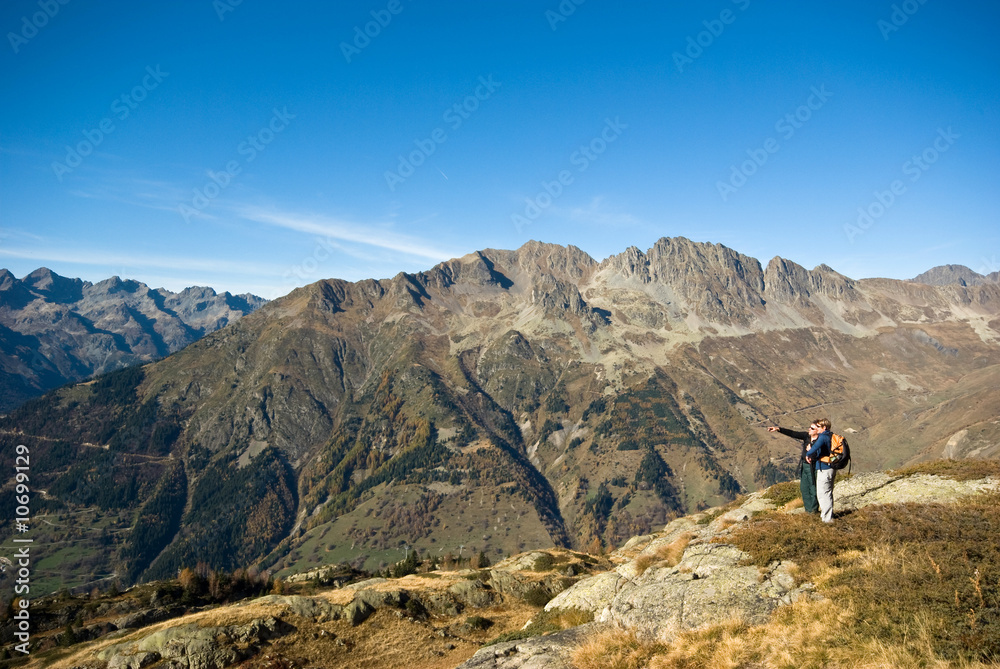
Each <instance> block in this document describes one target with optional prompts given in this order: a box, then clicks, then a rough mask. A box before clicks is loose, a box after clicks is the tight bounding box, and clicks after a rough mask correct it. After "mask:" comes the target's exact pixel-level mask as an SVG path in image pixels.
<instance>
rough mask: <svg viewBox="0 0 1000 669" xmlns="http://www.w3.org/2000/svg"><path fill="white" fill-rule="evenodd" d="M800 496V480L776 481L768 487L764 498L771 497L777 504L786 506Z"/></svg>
mask: <svg viewBox="0 0 1000 669" xmlns="http://www.w3.org/2000/svg"><path fill="white" fill-rule="evenodd" d="M799 496H800V491H799V482H798V481H787V482H785V483H776V484H774V485H773V486H771V487H770V488H768V489H767V492H766V493H764V499H769V500H771V501H772V502H774V505H775V506H779V507H780V506H784V505H785V504H788V503H789V502H791V501H792V500H793V499H798V498H799Z"/></svg>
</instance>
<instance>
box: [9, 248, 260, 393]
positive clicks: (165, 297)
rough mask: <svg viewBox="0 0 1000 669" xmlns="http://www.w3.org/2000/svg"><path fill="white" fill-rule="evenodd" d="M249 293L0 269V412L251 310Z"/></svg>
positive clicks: (157, 353)
mask: <svg viewBox="0 0 1000 669" xmlns="http://www.w3.org/2000/svg"><path fill="white" fill-rule="evenodd" d="M264 302H265V300H263V299H261V298H259V297H256V296H254V295H237V296H234V295H230V294H229V293H223V294H221V295H219V294H217V293H216V292H215V291H214V290H212V289H211V288H202V287H191V288H186V289H184V290H183V291H181V292H180V293H172V292H170V291H167V290H164V289H162V288H160V289H157V290H152V289H150V288H149V287H148V286H146V285H145V284H143V283H139V282H137V281H122V280H121V279H119V278H118V277H112V278H110V279H107V280H105V281H101V282H100V283H97V284H92V283H90V282H89V281H82V280H80V279H68V278H66V277H62V276H59V275H58V274H56V273H55V272H53V271H51V270H49V269H46V268H44V267H42V268H39V269H37V270H35V271H34V272H32V273H31V274H28V275H27V276H26V277H24V278H23V279H20V280H18V279H17V278H16V277H15V276H14V275H13V274H11V273H10V272H9V271H7V270H6V269H0V380H2V385H0V387H2V388H3V390H2V391H0V412H2V411H6V410H9V409H11V408H13V407H15V406H17V405H18V404H20V403H22V402H23V401H25V400H26V399H29V398H31V397H34V396H37V395H40V394H41V393H42V392H44V391H46V390H49V389H51V388H55V387H57V386H60V385H63V384H64V383H67V382H69V381H77V380H79V379H82V378H86V377H88V376H91V375H93V374H102V373H105V372H109V371H112V370H115V369H119V368H121V367H126V366H128V365H134V364H137V363H140V362H149V361H150V360H155V359H157V358H162V357H163V356H165V355H168V354H169V353H172V352H174V351H177V350H179V349H181V348H183V347H185V346H187V345H188V344H190V343H191V342H193V341H195V340H196V339H199V338H200V337H203V336H205V335H206V334H208V333H210V332H214V331H216V330H218V329H219V328H221V327H223V326H225V325H227V324H228V323H230V322H233V321H235V320H237V319H239V318H240V317H241V316H244V315H246V314H248V313H250V312H251V311H253V310H255V309H257V308H258V307H259V306H260V305H261V304H263V303H264Z"/></svg>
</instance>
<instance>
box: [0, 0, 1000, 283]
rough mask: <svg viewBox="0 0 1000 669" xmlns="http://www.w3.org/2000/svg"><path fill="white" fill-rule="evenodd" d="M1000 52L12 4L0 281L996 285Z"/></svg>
mask: <svg viewBox="0 0 1000 669" xmlns="http://www.w3.org/2000/svg"><path fill="white" fill-rule="evenodd" d="M577 2H579V4H577ZM63 3H65V4H63ZM998 27H1000V5H997V4H996V3H978V2H964V1H963V2H943V0H924V2H920V0H908V1H907V2H888V1H886V2H872V1H870V0H869V1H868V2H860V1H849V2H838V3H802V2H780V1H779V2H768V3H765V2H763V0H715V1H712V2H685V3H680V2H662V1H661V2H633V3H609V2H600V1H598V0H585V1H582V2H581V0H575V1H574V0H563V1H562V2H561V3H560V2H559V1H558V0H548V1H539V2H517V1H504V2H500V1H482V2H478V1H477V2H432V1H431V0H373V1H371V2H353V1H351V2H329V3H328V2H298V3H288V2H282V3H279V2H272V1H265V0H242V2H237V0H215V1H214V2H213V0H197V1H193V0H182V1H179V2H173V3H155V5H154V4H153V3H138V2H101V3H97V2H93V1H88V0H62V1H60V0H33V1H28V0H7V1H6V2H4V3H3V4H2V7H0V29H2V32H3V34H4V40H3V44H2V45H0V67H2V79H0V93H2V99H3V104H2V105H0V266H3V267H7V268H8V269H10V270H11V271H12V272H14V274H15V275H17V276H19V277H20V276H24V275H25V274H27V273H28V272H30V271H32V270H33V269H35V268H37V267H39V266H46V267H49V268H51V269H53V270H54V271H56V272H58V273H59V274H63V275H65V276H79V277H83V278H84V279H88V280H91V281H98V280H101V279H103V278H106V277H108V276H111V275H119V276H122V277H128V278H134V279H138V280H141V281H144V282H146V283H148V284H150V285H151V286H154V287H158V286H163V287H166V288H169V289H171V290H175V291H176V290H180V289H181V288H183V287H185V286H188V285H209V286H212V287H214V288H216V289H217V290H220V291H221V290H229V291H231V292H234V293H238V292H246V291H249V292H253V293H256V294H258V295H262V296H265V297H269V298H274V297H277V296H279V295H282V294H285V293H287V292H288V291H289V290H291V289H292V288H294V287H295V286H299V285H304V284H306V283H311V282H313V281H316V280H319V279H323V278H330V277H338V278H343V279H348V280H358V279H362V278H369V277H371V278H384V277H391V276H393V275H395V274H396V273H398V272H400V271H419V270H421V269H426V268H429V267H431V266H433V265H434V264H436V263H437V262H439V261H441V260H445V259H448V258H451V257H455V256H459V255H463V254H465V253H469V252H472V251H475V250H479V249H483V248H517V247H519V246H520V245H522V244H523V243H524V242H526V241H528V240H529V239H538V240H542V241H545V242H553V243H558V244H573V245H576V246H578V247H580V248H582V249H583V250H584V251H586V252H588V253H589V254H590V255H592V256H594V257H595V258H596V259H598V260H600V259H603V258H605V257H607V256H608V255H611V254H614V253H619V252H621V251H622V250H624V249H625V248H626V247H628V246H630V245H635V246H637V247H639V248H640V249H643V250H645V249H647V248H649V247H650V246H651V245H652V244H653V243H654V242H655V241H656V240H657V239H658V238H660V237H663V236H668V237H673V236H684V237H688V238H690V239H693V240H696V241H707V242H716V243H721V244H725V245H726V246H729V247H731V248H733V249H736V250H738V251H740V252H743V253H746V254H748V255H751V256H754V257H756V258H758V259H759V260H760V261H761V262H762V263H765V264H766V263H767V261H768V260H769V259H770V258H772V257H773V256H775V255H780V256H782V257H785V258H789V259H791V260H794V261H795V262H798V263H800V264H802V265H804V266H806V267H808V268H812V267H814V266H816V265H818V264H820V263H826V264H828V265H830V266H832V267H833V268H834V269H836V270H838V271H840V272H842V273H844V274H846V275H848V276H851V277H854V278H863V277H870V276H888V277H893V278H909V277H912V276H915V275H916V274H918V273H920V272H922V271H924V270H926V269H929V268H930V267H933V266H935V265H939V264H945V263H959V264H964V265H967V266H969V267H971V268H972V269H974V270H976V271H980V272H989V271H995V270H997V269H1000V265H998V257H1000V232H998V229H1000V226H998V225H997V222H998V213H1000V188H997V183H998V182H1000V179H998V177H1000V161H998V158H1000V132H998V130H1000V117H998V91H1000V87H998V73H1000V47H998V46H997V43H998V42H997V40H996V39H995V34H996V31H997V29H998Z"/></svg>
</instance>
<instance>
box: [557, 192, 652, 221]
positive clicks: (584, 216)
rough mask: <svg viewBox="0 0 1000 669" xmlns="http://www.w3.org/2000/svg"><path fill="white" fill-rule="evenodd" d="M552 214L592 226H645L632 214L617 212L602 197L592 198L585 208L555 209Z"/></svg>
mask: <svg viewBox="0 0 1000 669" xmlns="http://www.w3.org/2000/svg"><path fill="white" fill-rule="evenodd" d="M552 213H554V214H556V215H557V216H562V217H563V218H567V219H569V220H571V221H576V222H578V223H587V224H590V225H601V226H612V227H635V226H640V225H644V222H643V221H642V220H640V219H639V218H636V217H635V216H633V215H632V214H628V213H625V212H621V211H615V210H614V209H613V208H612V207H610V206H609V205H608V204H607V203H606V202H605V199H604V197H602V196H597V197H593V198H591V200H590V202H588V203H587V205H586V206H583V207H571V208H561V207H553V208H552Z"/></svg>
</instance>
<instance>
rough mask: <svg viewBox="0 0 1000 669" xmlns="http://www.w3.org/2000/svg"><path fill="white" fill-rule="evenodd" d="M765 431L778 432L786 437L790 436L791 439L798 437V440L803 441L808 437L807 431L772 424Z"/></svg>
mask: <svg viewBox="0 0 1000 669" xmlns="http://www.w3.org/2000/svg"><path fill="white" fill-rule="evenodd" d="M767 431H768V432H780V433H781V434H783V435H785V436H786V437H791V438H792V439H798V440H799V441H805V440H806V439H808V438H809V433H808V432H799V431H798V430H789V429H788V428H785V427H777V426H775V425H772V426H771V427H769V428H767Z"/></svg>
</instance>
